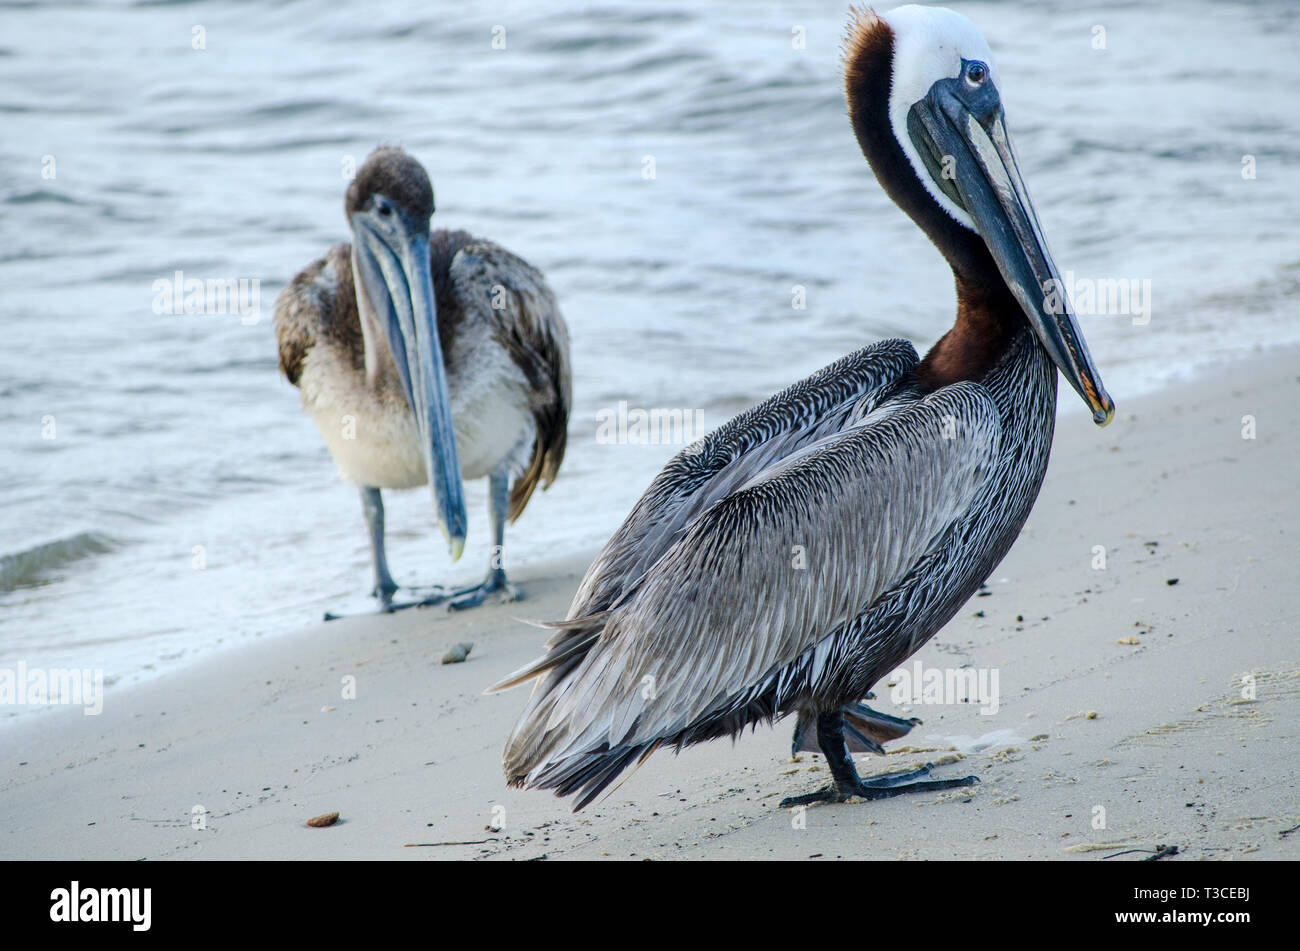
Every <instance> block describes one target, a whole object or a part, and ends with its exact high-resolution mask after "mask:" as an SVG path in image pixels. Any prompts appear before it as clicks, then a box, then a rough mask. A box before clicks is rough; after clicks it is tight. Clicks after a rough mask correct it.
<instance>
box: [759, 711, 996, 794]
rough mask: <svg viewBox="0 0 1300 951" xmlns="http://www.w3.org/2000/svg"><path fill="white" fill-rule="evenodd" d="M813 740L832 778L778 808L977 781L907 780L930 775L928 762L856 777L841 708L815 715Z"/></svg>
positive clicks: (970, 784) (976, 781)
mask: <svg viewBox="0 0 1300 951" xmlns="http://www.w3.org/2000/svg"><path fill="white" fill-rule="evenodd" d="M817 742H818V743H819V744H820V745H821V748H822V752H823V754H824V755H825V756H826V765H827V766H829V767H830V770H831V776H833V777H834V779H835V781H834V782H833V783H832V784H831V785H829V786H827V787H826V788H825V789H819V790H818V791H817V792H815V793H809V794H808V795H806V796H792V797H790V798H789V799H784V800H782V801H781V808H782V809H789V808H791V807H792V806H807V805H809V804H811V803H814V802H843V801H844V800H846V799H848V798H850V797H851V796H857V797H859V798H861V799H889V798H890V797H892V796H901V795H903V794H904V793H911V792H932V791H934V790H937V789H955V788H957V787H959V786H973V785H974V784H975V783H978V782H979V777H977V776H967V777H965V778H964V779H929V780H922V781H920V782H910V780H913V779H916V778H917V777H920V776H928V775H930V768H931V764H929V763H927V764H926V765H925V766H922V767H921V768H920V769H913V770H907V771H905V772H899V773H887V774H885V775H884V776H876V777H873V778H872V779H867V780H864V779H862V778H861V777H860V776H858V771H857V769H856V768H855V767H854V765H853V757H852V756H850V755H849V751H848V747H847V746H846V745H845V741H844V711H843V710H836V711H834V712H833V713H823V714H821V715H820V716H818V717H817Z"/></svg>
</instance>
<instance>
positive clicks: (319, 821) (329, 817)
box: [307, 812, 339, 829]
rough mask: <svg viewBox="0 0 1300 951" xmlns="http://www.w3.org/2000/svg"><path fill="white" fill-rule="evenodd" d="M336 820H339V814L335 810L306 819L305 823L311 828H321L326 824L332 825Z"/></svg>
mask: <svg viewBox="0 0 1300 951" xmlns="http://www.w3.org/2000/svg"><path fill="white" fill-rule="evenodd" d="M338 821H339V814H338V813H337V812H327V813H325V815H323V816H317V817H316V818H314V819H308V820H307V825H309V826H311V827H312V828H313V829H323V828H325V827H326V826H332V825H333V824H334V823H336V822H338Z"/></svg>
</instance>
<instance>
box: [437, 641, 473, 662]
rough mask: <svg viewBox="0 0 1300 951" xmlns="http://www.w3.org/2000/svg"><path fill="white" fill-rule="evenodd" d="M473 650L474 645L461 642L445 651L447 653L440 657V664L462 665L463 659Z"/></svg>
mask: <svg viewBox="0 0 1300 951" xmlns="http://www.w3.org/2000/svg"><path fill="white" fill-rule="evenodd" d="M473 649H474V645H473V644H472V643H470V642H469V641H461V642H460V643H459V644H457V645H455V646H454V647H452V649H451V650H449V651H447V653H445V654H443V655H442V662H443V663H444V664H463V663H465V658H466V657H468V656H469V652H470V651H471V650H473Z"/></svg>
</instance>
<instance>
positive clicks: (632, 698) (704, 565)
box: [506, 383, 1001, 787]
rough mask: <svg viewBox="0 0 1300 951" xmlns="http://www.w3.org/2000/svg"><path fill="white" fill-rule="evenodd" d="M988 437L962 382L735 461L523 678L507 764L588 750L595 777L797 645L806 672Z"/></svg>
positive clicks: (730, 699) (992, 451)
mask: <svg viewBox="0 0 1300 951" xmlns="http://www.w3.org/2000/svg"><path fill="white" fill-rule="evenodd" d="M1000 439H1001V422H1000V417H999V414H998V412H997V409H996V407H995V406H994V404H993V402H992V399H991V398H990V397H989V395H988V393H987V392H986V391H985V390H984V389H983V388H982V387H980V386H979V385H978V384H971V383H963V384H958V385H955V386H951V387H946V388H944V389H943V390H940V391H939V392H937V393H934V394H931V395H930V396H928V397H926V398H925V399H923V400H921V401H919V402H915V403H912V404H909V405H907V406H906V408H903V409H901V410H898V411H897V412H893V413H889V414H887V415H884V416H883V417H881V418H877V419H874V420H872V421H871V422H869V423H867V424H863V425H852V426H850V427H849V428H848V429H847V430H846V431H844V432H842V433H840V434H838V435H830V436H828V437H827V436H823V437H821V438H820V440H819V441H818V444H817V445H816V446H815V447H814V448H812V449H811V450H810V451H808V452H806V453H802V454H800V457H799V458H798V459H795V460H794V461H791V462H784V461H781V462H777V463H776V464H775V465H774V466H769V467H767V468H765V469H764V471H763V472H761V473H753V472H751V473H750V479H749V480H748V484H747V485H745V486H744V487H742V488H740V489H739V490H737V491H735V492H733V493H731V494H729V495H727V496H725V497H724V498H722V499H719V500H718V501H716V502H714V503H713V504H712V505H710V506H709V507H708V508H706V509H705V510H704V511H703V512H702V513H701V514H700V515H699V516H698V517H696V518H695V519H694V520H693V521H692V522H690V524H689V525H688V526H687V527H686V528H685V530H684V531H683V532H682V533H681V534H680V536H679V537H678V538H677V539H676V540H674V541H673V542H672V543H671V544H670V545H669V547H668V549H667V551H665V553H664V554H663V556H662V557H661V558H660V559H659V560H658V561H656V563H655V564H654V565H653V566H652V567H651V568H650V569H649V570H648V571H647V573H646V576H645V577H644V579H643V580H642V581H641V583H640V584H639V585H638V586H637V588H636V589H635V591H634V592H632V593H631V594H630V595H628V596H627V597H625V598H624V599H623V600H622V602H621V603H620V604H618V605H617V606H615V607H614V608H613V609H611V610H610V611H609V612H608V615H607V616H606V617H605V618H604V623H603V628H602V630H600V632H599V635H598V636H594V632H592V633H590V634H588V635H587V637H593V636H594V640H593V641H592V643H591V644H590V647H589V649H588V650H587V651H586V652H585V653H583V654H582V655H581V659H580V660H579V659H578V658H577V657H573V658H571V659H569V660H567V661H566V662H565V664H564V665H563V666H562V667H559V668H557V669H556V670H555V671H553V672H552V674H551V676H549V677H547V678H546V680H545V681H544V682H543V683H542V684H539V687H538V689H537V690H535V691H534V694H533V696H532V698H531V699H530V702H529V705H528V708H527V709H526V711H525V714H524V717H523V718H522V719H521V721H520V723H519V725H518V726H517V727H516V731H515V734H514V735H513V736H512V739H511V742H510V745H509V746H508V747H507V751H506V765H507V773H508V775H509V776H510V778H512V780H514V781H516V782H519V781H523V782H527V783H528V784H533V783H537V784H541V785H553V784H554V785H561V784H568V785H570V786H571V787H572V786H574V785H579V784H580V782H573V781H572V780H573V776H574V775H575V774H574V770H575V769H577V768H579V766H580V768H581V769H582V770H583V771H584V773H585V772H586V770H587V769H588V767H587V766H585V765H581V764H583V763H584V762H585V761H588V760H593V765H592V766H591V767H590V769H591V771H592V772H591V773H590V775H595V774H597V773H600V775H601V776H602V777H603V778H602V779H601V782H602V784H603V782H607V781H608V776H609V769H608V768H606V767H605V766H603V765H602V764H601V763H599V762H594V759H604V760H606V761H613V760H617V761H618V763H619V764H621V765H618V768H619V769H621V768H623V767H624V766H625V765H626V764H627V762H629V761H630V758H628V757H622V753H621V751H624V750H627V751H634V752H635V753H637V754H644V753H645V752H646V751H648V750H650V749H653V748H654V747H655V746H657V745H658V743H660V742H663V741H677V742H680V741H681V740H682V738H683V737H684V736H685V737H689V736H690V734H691V733H692V730H693V728H695V727H696V726H697V725H698V724H700V723H701V722H702V721H705V720H707V719H708V718H710V717H718V716H724V715H726V714H727V713H728V712H729V711H734V710H735V709H736V707H737V703H738V698H741V697H745V696H753V693H754V691H755V689H756V688H758V687H759V686H760V685H763V684H770V683H773V682H779V681H781V680H782V674H783V672H785V671H787V670H789V669H791V666H792V665H793V664H794V662H795V661H796V660H798V659H800V658H801V656H802V655H805V654H808V653H809V652H812V665H811V669H812V670H813V671H814V676H821V675H822V673H823V668H825V666H826V665H827V658H829V657H832V656H834V655H836V654H839V653H840V652H839V651H837V650H836V649H835V645H834V644H833V643H832V641H833V640H834V637H835V635H836V634H837V632H839V631H840V630H842V628H843V627H844V625H845V624H846V622H848V621H851V620H853V619H854V618H856V617H858V616H859V615H861V614H862V613H863V612H864V611H866V610H867V609H868V608H869V606H870V605H871V604H872V602H873V601H875V600H876V599H877V598H879V597H880V596H881V595H882V594H883V593H885V592H887V591H888V590H889V589H890V588H892V587H894V586H895V585H898V584H899V583H900V582H901V581H902V580H903V579H904V578H905V577H906V576H907V574H908V572H909V571H910V570H911V569H912V567H913V566H914V565H915V564H916V563H917V562H918V561H919V560H921V559H922V558H924V557H925V555H926V554H927V553H928V552H929V551H931V550H932V549H933V548H934V547H935V546H936V545H938V544H940V542H941V539H942V538H943V536H944V535H945V533H947V532H948V531H949V530H950V529H951V528H952V527H953V525H954V524H955V523H956V522H957V520H958V519H959V518H960V517H961V516H962V515H963V514H964V513H965V512H966V511H967V510H968V508H969V506H970V504H971V501H972V500H973V498H974V497H975V495H976V493H977V492H978V491H979V490H980V488H981V486H982V485H983V484H984V482H985V480H986V478H987V472H988V470H989V468H990V467H991V465H992V463H993V461H994V458H995V455H996V452H997V449H998V446H999V443H1000ZM795 546H802V549H803V551H804V553H805V557H806V564H804V565H803V566H799V565H798V563H797V552H796V551H795ZM647 678H649V679H647ZM647 688H649V689H647ZM571 764H579V766H574V765H571ZM579 780H580V781H581V782H585V781H586V780H584V779H582V775H581V774H580V775H579Z"/></svg>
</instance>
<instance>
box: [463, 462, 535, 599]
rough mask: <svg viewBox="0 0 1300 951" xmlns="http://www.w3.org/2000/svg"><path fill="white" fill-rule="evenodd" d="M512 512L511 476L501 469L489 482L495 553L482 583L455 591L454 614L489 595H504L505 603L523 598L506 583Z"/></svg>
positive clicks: (513, 587)
mask: <svg viewBox="0 0 1300 951" xmlns="http://www.w3.org/2000/svg"><path fill="white" fill-rule="evenodd" d="M509 511H510V473H509V471H508V470H507V469H505V468H502V469H500V470H498V471H497V472H494V473H493V474H492V477H491V478H490V479H489V480H488V517H489V519H490V520H491V522H492V553H491V554H490V555H489V556H488V573H487V577H486V578H484V579H483V583H482V584H478V585H475V586H474V587H472V588H466V589H465V590H464V591H458V592H456V596H455V599H454V600H453V601H452V602H451V603H450V604H449V605H448V607H449V608H451V610H453V611H460V610H463V609H464V608H473V607H477V606H478V605H480V604H482V603H483V601H484V600H485V599H486V598H487V596H488V595H489V594H493V593H494V592H497V591H500V592H501V600H502V601H518V600H520V599H521V598H523V595H522V594H521V593H520V591H519V589H518V588H516V587H515V586H514V585H512V584H511V583H510V582H509V581H507V580H506V570H505V568H504V567H503V561H504V559H505V539H506V513H507V512H509Z"/></svg>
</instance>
